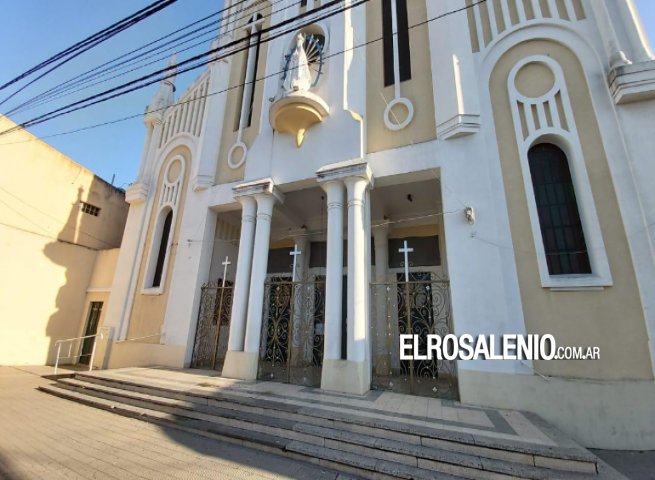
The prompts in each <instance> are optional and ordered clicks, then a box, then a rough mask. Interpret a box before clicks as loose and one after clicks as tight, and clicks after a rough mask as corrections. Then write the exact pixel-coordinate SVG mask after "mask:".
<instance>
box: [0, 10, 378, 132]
mask: <svg viewBox="0 0 655 480" xmlns="http://www.w3.org/2000/svg"><path fill="white" fill-rule="evenodd" d="M342 1H343V0H332V1H330V2H327V3H326V4H324V5H321V6H320V7H318V8H316V9H314V10H311V11H308V12H304V13H301V14H299V15H297V16H296V17H293V18H289V19H286V20H283V21H281V22H279V23H278V24H276V25H273V26H271V27H268V28H265V29H262V30H260V32H259V34H260V35H263V34H265V33H269V32H271V31H273V30H275V29H277V28H280V27H283V26H285V25H288V24H291V23H294V22H296V21H298V20H300V19H302V18H305V17H307V16H312V15H315V14H316V13H317V12H320V11H322V10H326V9H328V8H330V7H333V6H335V5H336V4H338V3H340V2H342ZM368 2H369V0H358V1H356V2H354V3H353V4H351V5H348V6H343V7H339V8H338V9H335V10H333V11H331V12H329V13H327V14H325V15H323V16H317V17H315V18H312V19H311V20H310V21H309V22H308V23H305V24H303V25H296V26H293V27H292V28H290V29H289V30H286V31H283V32H278V33H275V34H273V35H269V37H267V38H265V39H263V40H261V42H262V43H267V42H270V41H271V40H274V39H276V38H278V37H281V36H283V35H286V34H287V33H290V32H292V31H294V30H296V29H298V28H303V27H306V26H309V25H312V24H313V23H315V22H317V21H321V20H324V19H326V18H329V17H332V16H334V15H336V14H338V13H342V12H345V11H346V10H350V9H352V8H356V7H358V6H360V5H363V4H365V3H368ZM244 42H249V39H248V37H244V38H241V39H237V40H234V41H232V42H230V43H228V44H226V45H224V46H222V47H217V48H214V49H211V50H209V51H208V52H206V53H202V54H199V55H196V56H194V57H191V58H189V59H187V60H184V61H183V62H180V63H179V64H178V65H177V66H178V67H179V66H182V65H188V64H190V63H192V62H194V61H197V60H200V59H203V58H205V57H211V56H213V55H215V54H216V53H219V52H220V51H222V50H225V49H227V48H230V47H234V46H236V45H238V44H240V43H244ZM248 48H250V45H249V44H247V45H246V46H245V47H241V48H239V49H236V50H235V51H232V52H231V53H228V54H225V55H223V56H220V57H215V58H210V59H209V60H204V61H202V62H200V63H197V64H195V65H192V66H190V67H187V68H185V69H182V70H177V69H176V67H173V66H171V67H166V68H164V69H161V70H158V71H156V72H153V73H151V74H148V75H145V76H143V77H140V78H137V79H135V80H132V81H130V82H127V83H124V84H123V85H119V86H117V87H114V88H110V89H109V90H105V91H104V92H101V93H98V94H95V95H91V96H90V97H87V98H85V99H82V100H79V101H77V102H73V103H71V104H69V105H66V106H64V107H60V108H58V109H56V110H53V111H51V112H48V113H45V114H43V115H40V116H38V117H35V118H33V119H31V120H28V121H27V122H23V123H21V124H20V125H17V126H16V127H13V128H11V129H9V130H5V131H4V132H0V136H2V135H4V134H6V133H10V132H12V131H15V130H16V129H19V128H26V127H31V126H34V125H38V124H40V123H43V122H45V121H48V120H52V119H54V118H57V117H60V116H62V115H66V114H68V113H71V112H74V111H77V110H82V109H85V108H88V107H90V106H92V105H96V104H98V103H102V102H105V101H107V100H111V99H112V98H116V97H119V96H122V95H125V94H127V93H130V92H133V91H135V90H139V89H141V88H145V87H147V86H148V85H152V84H153V83H157V82H159V81H161V80H165V79H167V78H171V77H173V76H175V75H177V74H179V73H185V72H188V71H190V70H195V69H197V68H200V67H202V66H205V65H207V64H209V63H211V62H213V61H215V60H219V59H223V58H227V57H229V56H232V55H234V54H236V53H239V52H241V51H244V50H247V49H248ZM160 74H163V76H161V77H158V78H157V79H155V80H150V81H148V82H146V83H142V84H140V85H137V86H135V87H132V88H128V89H127V90H124V89H126V88H127V87H130V86H132V85H135V84H137V83H139V82H142V81H145V80H149V79H152V78H153V77H157V76H159V75H160ZM120 90H124V91H120ZM105 95H108V96H105ZM103 96H105V97H104V98H100V97H103ZM96 99H97V100H96ZM86 102H89V103H86Z"/></svg>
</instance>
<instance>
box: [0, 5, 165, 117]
mask: <svg viewBox="0 0 655 480" xmlns="http://www.w3.org/2000/svg"><path fill="white" fill-rule="evenodd" d="M175 2H177V0H157V2H155V4H157V5H156V6H155V7H153V8H151V9H149V10H148V11H146V12H144V13H142V14H141V15H138V16H136V17H134V18H133V19H131V20H129V21H128V22H127V23H124V24H122V25H120V26H118V27H116V28H113V29H111V30H110V31H109V32H107V33H103V34H96V35H95V36H97V38H95V39H93V40H92V41H87V40H85V41H83V42H82V46H79V47H76V48H73V47H69V49H68V50H71V52H70V53H67V54H65V55H62V54H57V55H55V57H52V58H56V57H58V58H63V59H62V60H61V61H60V62H59V63H57V64H56V65H54V66H53V67H52V68H50V69H48V70H46V71H45V72H44V73H42V74H41V75H39V76H38V77H36V78H35V79H33V80H31V81H30V82H28V83H27V84H25V85H23V86H22V87H20V88H19V89H18V90H16V91H15V92H14V93H12V94H11V95H9V96H8V97H5V98H4V99H3V100H2V101H0V105H2V104H4V103H5V102H7V101H8V100H10V99H11V98H13V97H14V96H16V95H17V94H18V93H20V92H22V91H23V90H25V89H26V88H27V87H29V86H30V85H32V84H34V83H35V82H37V81H38V80H40V79H42V78H43V77H45V76H46V75H48V74H49V73H51V72H52V71H54V70H56V69H58V68H59V67H61V66H62V65H64V64H66V63H68V62H70V61H71V60H73V59H74V58H76V57H78V56H79V55H81V54H82V53H84V52H86V51H88V50H90V49H92V48H93V47H95V46H96V45H99V44H100V43H102V42H104V41H105V40H108V39H109V38H111V37H113V36H115V35H117V34H118V33H120V32H122V31H123V30H126V29H128V28H130V27H131V26H133V25H136V24H137V23H139V22H141V21H143V20H145V19H146V18H148V17H150V16H152V15H154V14H155V13H157V12H158V11H160V10H163V9H164V8H166V7H168V6H169V5H172V4H173V3H175ZM153 5H154V4H153ZM121 22H123V21H121ZM121 22H119V23H121ZM105 30H107V29H105ZM90 38H91V37H90ZM52 58H51V59H49V60H47V61H45V62H42V65H43V66H40V67H38V68H37V67H34V68H32V69H31V70H32V73H33V72H36V71H38V70H40V69H42V68H45V67H46V66H48V65H49V64H51V63H53V62H54V61H57V60H52ZM26 76H28V75H27V74H22V75H20V76H19V77H17V78H25V77H26ZM16 81H18V80H17V79H14V80H11V81H10V82H8V83H6V84H5V87H6V86H9V85H11V84H13V83H15V82H16ZM2 88H4V87H0V90H2Z"/></svg>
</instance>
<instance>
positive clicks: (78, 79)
mask: <svg viewBox="0 0 655 480" xmlns="http://www.w3.org/2000/svg"><path fill="white" fill-rule="evenodd" d="M246 1H248V0H239V1H238V2H236V3H235V4H234V5H232V6H231V7H227V8H223V9H221V10H218V11H216V12H214V13H211V14H209V15H207V16H205V17H203V18H201V19H199V20H196V21H195V22H192V23H190V24H188V25H186V26H184V27H182V28H178V29H177V30H175V31H173V32H170V33H168V34H166V35H164V36H162V37H159V38H157V39H155V40H153V41H151V42H149V43H147V44H145V45H143V46H141V47H138V48H135V49H133V50H131V51H129V52H127V53H124V54H122V55H120V56H118V57H116V58H114V59H112V60H109V61H107V62H105V63H102V64H100V65H98V66H96V67H94V68H92V69H90V70H87V71H86V72H83V73H81V74H79V75H76V76H75V77H73V78H71V79H69V80H66V81H65V82H62V83H60V84H58V85H56V86H54V87H52V88H49V89H48V90H46V91H44V92H42V93H40V94H38V95H35V96H34V97H32V98H31V99H29V100H27V101H26V102H23V103H22V104H20V105H18V106H17V107H14V108H13V109H12V110H10V111H8V112H7V113H6V114H7V115H10V114H12V113H14V112H16V111H17V110H19V109H21V108H22V107H24V106H27V105H29V104H32V103H33V102H35V101H37V100H39V99H42V98H44V97H50V96H52V94H54V93H55V92H61V91H63V90H67V88H68V87H73V86H75V85H79V84H80V83H84V81H86V80H89V79H93V78H98V76H99V75H100V74H101V73H104V72H107V71H113V70H116V69H118V68H119V67H120V66H121V65H124V64H125V63H129V62H133V61H134V60H136V59H138V58H140V57H142V56H144V55H146V54H147V53H150V52H153V51H156V50H158V49H161V48H162V47H164V46H166V45H168V44H170V43H172V42H175V41H178V40H180V39H183V38H185V37H187V36H189V35H192V34H193V33H196V32H198V31H201V30H205V29H207V28H210V27H214V26H215V25H217V24H218V23H219V22H220V21H221V20H223V21H224V20H225V19H227V18H230V17H233V16H235V15H236V14H238V13H239V12H238V11H235V12H233V13H230V14H228V15H227V16H226V17H224V18H222V19H219V20H215V21H212V22H210V23H208V24H206V25H203V26H202V27H199V28H197V29H195V30H193V31H192V32H188V33H186V34H184V35H181V36H179V37H177V38H176V39H173V40H171V41H169V42H166V43H164V44H163V45H160V46H159V47H155V48H153V49H150V50H148V51H146V52H143V53H141V54H139V55H136V56H134V57H133V58H131V59H129V58H128V59H127V60H124V61H123V62H120V63H118V64H116V65H114V66H111V67H109V65H111V64H114V63H116V62H117V61H119V60H121V59H123V58H125V57H129V56H130V55H132V54H133V53H136V52H139V51H141V50H144V49H145V48H148V47H150V46H152V45H155V44H156V43H159V42H161V41H162V40H165V39H167V38H169V37H171V36H173V35H175V34H177V33H180V32H182V31H184V30H187V29H188V28H191V27H193V26H195V25H197V24H199V23H202V22H204V21H206V20H208V19H210V18H213V17H216V16H218V15H220V14H221V13H223V12H225V11H226V10H228V9H229V8H234V7H236V6H238V5H239V4H241V3H244V2H246ZM279 1H281V0H278V2H279ZM229 23H232V21H230V22H228V24H229ZM207 34H209V32H205V33H204V34H202V35H198V36H196V37H194V39H195V38H200V37H201V36H205V35H207ZM183 43H185V42H183ZM168 50H170V49H168ZM148 58H149V57H148ZM103 67H107V68H104V69H103ZM98 70H100V71H98ZM94 72H97V73H94Z"/></svg>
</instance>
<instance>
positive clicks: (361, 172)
mask: <svg viewBox="0 0 655 480" xmlns="http://www.w3.org/2000/svg"><path fill="white" fill-rule="evenodd" d="M316 177H317V180H318V182H319V183H321V184H323V183H329V182H331V181H335V180H342V181H346V180H347V179H350V178H361V179H363V180H366V182H367V183H368V184H370V186H371V187H372V186H373V172H372V171H371V167H370V166H369V164H368V162H367V161H365V160H363V159H361V158H356V159H354V160H346V161H345V162H338V163H332V164H330V165H326V166H324V167H321V168H320V169H318V171H317V172H316Z"/></svg>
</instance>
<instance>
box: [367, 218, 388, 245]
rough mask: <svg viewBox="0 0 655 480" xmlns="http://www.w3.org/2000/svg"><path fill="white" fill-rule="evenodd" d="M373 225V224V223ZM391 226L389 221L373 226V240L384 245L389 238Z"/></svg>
mask: <svg viewBox="0 0 655 480" xmlns="http://www.w3.org/2000/svg"><path fill="white" fill-rule="evenodd" d="M372 223H373V222H372ZM389 225H390V222H389V221H388V220H381V221H380V222H379V223H377V224H375V225H371V230H372V232H373V239H374V241H375V243H376V244H377V243H381V242H382V243H384V242H386V241H387V240H388V238H389Z"/></svg>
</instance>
